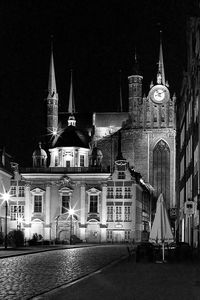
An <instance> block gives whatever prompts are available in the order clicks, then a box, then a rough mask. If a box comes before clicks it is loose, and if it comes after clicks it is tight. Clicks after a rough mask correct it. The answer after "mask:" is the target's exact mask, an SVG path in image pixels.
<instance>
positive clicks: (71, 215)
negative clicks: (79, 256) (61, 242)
mask: <svg viewBox="0 0 200 300" xmlns="http://www.w3.org/2000/svg"><path fill="white" fill-rule="evenodd" d="M68 213H69V217H70V231H69V244H70V245H71V244H72V219H73V215H74V213H75V210H74V209H73V208H70V209H69V210H68Z"/></svg>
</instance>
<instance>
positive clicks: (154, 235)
mask: <svg viewBox="0 0 200 300" xmlns="http://www.w3.org/2000/svg"><path fill="white" fill-rule="evenodd" d="M149 241H150V242H154V243H157V244H162V258H163V261H164V259H165V243H167V244H168V243H171V242H173V241H174V238H173V234H172V230H171V226H170V222H169V217H168V214H167V210H166V205H165V202H164V199H163V195H162V194H160V196H159V197H158V200H157V206H156V214H155V218H154V221H153V225H152V228H151V232H150V235H149Z"/></svg>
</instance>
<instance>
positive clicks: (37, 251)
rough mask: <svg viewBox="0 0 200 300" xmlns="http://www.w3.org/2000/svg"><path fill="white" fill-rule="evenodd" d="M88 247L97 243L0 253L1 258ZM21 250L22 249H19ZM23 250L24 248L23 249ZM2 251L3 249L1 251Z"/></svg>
mask: <svg viewBox="0 0 200 300" xmlns="http://www.w3.org/2000/svg"><path fill="white" fill-rule="evenodd" d="M88 247H95V245H87V246H86V245H85V246H74V247H66V248H59V247H58V248H52V249H51V248H47V249H40V250H35V251H34V250H33V251H31V250H30V252H21V253H13V254H8V255H2V256H1V255H0V259H3V258H9V257H15V256H22V255H29V254H37V253H41V252H47V251H55V250H67V249H77V248H88ZM19 251H20V250H19ZM22 251H23V250H22ZM0 253H1V251H0Z"/></svg>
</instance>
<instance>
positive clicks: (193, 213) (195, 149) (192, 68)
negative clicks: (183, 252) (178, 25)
mask: <svg viewBox="0 0 200 300" xmlns="http://www.w3.org/2000/svg"><path fill="white" fill-rule="evenodd" d="M199 40H200V18H197V17H191V18H190V19H189V20H188V24H187V71H186V72H185V74H184V78H183V83H182V91H181V99H180V100H181V101H180V103H179V105H178V113H177V116H178V135H177V136H178V139H177V143H178V149H179V152H178V166H177V169H178V193H177V199H178V204H179V205H178V206H179V212H178V217H179V239H180V240H181V241H185V242H188V243H189V244H190V245H192V246H194V247H196V246H198V245H199V244H200V242H199V241H200V233H199V224H200V223H199V209H200V205H199V201H200V175H199V174H200V169H199V168H200V145H199V141H200V138H199V136H200V127H199V126H200V114H199V101H200V100H199V93H200V90H199V89H200V71H199V62H200V44H199Z"/></svg>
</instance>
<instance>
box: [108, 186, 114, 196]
mask: <svg viewBox="0 0 200 300" xmlns="http://www.w3.org/2000/svg"><path fill="white" fill-rule="evenodd" d="M107 198H113V188H112V187H108V188H107Z"/></svg>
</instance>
